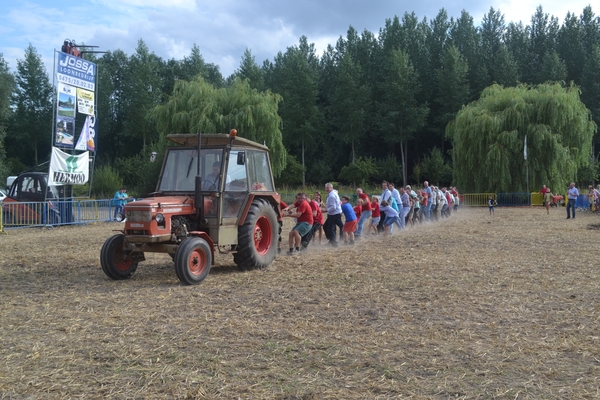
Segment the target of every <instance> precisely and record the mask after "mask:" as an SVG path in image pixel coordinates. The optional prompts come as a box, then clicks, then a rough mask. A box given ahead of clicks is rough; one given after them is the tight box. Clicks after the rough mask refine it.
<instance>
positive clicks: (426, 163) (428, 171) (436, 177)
mask: <svg viewBox="0 0 600 400" xmlns="http://www.w3.org/2000/svg"><path fill="white" fill-rule="evenodd" d="M419 166H420V170H421V172H422V175H421V176H422V179H423V180H424V181H428V182H429V183H430V184H432V185H435V186H440V185H444V184H445V185H449V184H450V183H451V180H452V168H451V167H450V166H449V165H448V164H447V163H446V161H445V160H444V155H443V154H442V151H441V150H440V149H439V148H438V147H434V148H432V149H431V150H429V154H427V155H426V156H425V157H424V158H423V160H422V161H421V163H420V165H419ZM419 182H420V181H419Z"/></svg>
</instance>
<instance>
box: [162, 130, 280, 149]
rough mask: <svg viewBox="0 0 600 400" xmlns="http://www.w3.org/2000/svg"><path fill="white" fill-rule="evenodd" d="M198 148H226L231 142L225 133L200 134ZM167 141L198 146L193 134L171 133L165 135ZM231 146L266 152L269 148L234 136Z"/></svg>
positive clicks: (196, 136)
mask: <svg viewBox="0 0 600 400" xmlns="http://www.w3.org/2000/svg"><path fill="white" fill-rule="evenodd" d="M200 137H201V139H200V140H201V143H200V146H201V147H204V146H217V147H219V146H223V147H224V146H227V145H229V143H230V142H231V136H229V135H228V134H226V133H202V134H201V135H200ZM167 139H169V140H170V141H172V142H174V143H177V144H180V145H182V146H186V147H192V146H198V135H197V134H195V133H173V134H170V135H167ZM231 144H232V145H233V146H241V147H250V148H253V149H258V150H266V151H268V150H269V148H268V147H267V146H264V145H262V144H259V143H256V142H253V141H252V140H250V139H244V138H241V137H239V136H236V137H235V138H234V139H233V142H231Z"/></svg>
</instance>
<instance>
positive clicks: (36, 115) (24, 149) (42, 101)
mask: <svg viewBox="0 0 600 400" xmlns="http://www.w3.org/2000/svg"><path fill="white" fill-rule="evenodd" d="M15 78H16V85H17V86H16V90H15V92H14V94H13V97H12V108H13V110H14V113H13V116H12V123H11V124H10V129H9V132H8V136H7V150H8V152H9V153H10V154H17V155H19V157H20V159H21V161H22V162H23V163H25V164H27V165H29V166H37V165H39V164H40V159H46V158H49V157H50V148H51V143H52V132H53V127H52V106H53V102H52V100H53V89H52V85H51V84H50V82H49V80H48V74H47V73H46V68H45V67H44V64H43V62H42V59H41V57H40V55H39V54H38V53H37V50H36V49H35V48H34V47H33V46H32V45H31V44H29V46H28V47H27V49H26V50H25V59H23V60H17V74H16V76H15Z"/></svg>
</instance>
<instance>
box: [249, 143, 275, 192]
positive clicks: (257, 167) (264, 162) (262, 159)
mask: <svg viewBox="0 0 600 400" xmlns="http://www.w3.org/2000/svg"><path fill="white" fill-rule="evenodd" d="M246 153H247V168H248V177H249V178H250V183H251V185H252V186H251V190H253V191H256V190H264V191H270V192H272V191H273V178H272V177H271V168H270V167H269V156H268V154H267V153H266V152H264V151H247V152H246Z"/></svg>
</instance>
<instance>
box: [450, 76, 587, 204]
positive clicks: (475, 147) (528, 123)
mask: <svg viewBox="0 0 600 400" xmlns="http://www.w3.org/2000/svg"><path fill="white" fill-rule="evenodd" d="M596 130H597V126H596V124H595V123H594V122H593V120H592V118H591V114H590V111H589V110H588V109H587V108H586V107H585V105H584V104H583V103H582V102H581V100H580V99H579V88H578V87H577V86H574V85H571V86H569V87H566V88H563V87H562V86H561V85H559V84H542V85H539V86H531V85H519V86H517V87H512V88H503V87H502V86H499V85H492V86H490V87H488V88H487V89H486V90H484V92H483V93H482V95H481V97H480V99H479V100H478V101H476V102H473V103H471V104H469V105H468V106H467V107H465V108H463V109H462V110H461V111H460V112H459V113H458V115H457V116H456V119H455V120H454V121H452V122H451V123H450V124H449V125H448V128H447V130H446V133H447V135H448V137H450V138H451V140H452V143H453V144H454V148H453V151H452V159H453V165H454V173H455V179H456V182H455V183H456V185H457V186H459V187H461V188H464V189H463V190H468V191H471V190H472V191H475V192H479V193H481V192H489V191H508V192H516V191H525V190H526V188H527V187H528V185H529V184H531V185H532V186H533V187H537V186H541V185H542V184H548V185H549V186H550V187H555V188H561V187H565V185H566V183H567V182H569V181H571V180H574V179H575V177H576V174H577V170H578V168H581V167H585V166H586V165H587V164H588V163H589V162H590V156H591V152H592V137H593V135H594V133H595V132H596ZM525 138H526V139H525ZM525 140H527V147H526V154H527V157H526V158H527V161H526V160H525V159H524V158H525V157H524V153H525ZM526 162H527V164H528V165H526ZM526 167H528V168H526ZM527 169H528V172H529V173H528V174H527V172H526V170H527Z"/></svg>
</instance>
